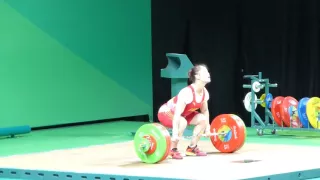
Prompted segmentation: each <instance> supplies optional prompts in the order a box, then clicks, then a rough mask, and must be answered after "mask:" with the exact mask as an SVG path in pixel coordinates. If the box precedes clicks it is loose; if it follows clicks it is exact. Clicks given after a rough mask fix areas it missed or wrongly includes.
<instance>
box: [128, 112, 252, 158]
mask: <svg viewBox="0 0 320 180" xmlns="http://www.w3.org/2000/svg"><path fill="white" fill-rule="evenodd" d="M210 132H211V133H210V136H209V138H210V140H211V143H212V145H213V146H214V147H215V148H216V149H217V150H218V151H220V152H221V153H233V152H235V151H238V150H239V149H240V148H241V147H242V146H243V145H244V143H245V139H246V126H245V124H244V122H243V121H242V119H241V118H240V117H239V116H237V115H235V114H221V115H218V116H217V117H215V118H214V119H213V120H212V123H211V124H210ZM199 136H202V137H203V136H206V135H204V134H200V135H199ZM193 137H195V136H181V137H180V138H182V139H183V138H185V139H189V138H193ZM133 142H134V149H135V152H136V155H137V156H138V157H139V158H140V159H141V161H142V162H144V163H148V164H155V163H159V162H161V161H163V160H165V159H167V157H168V155H169V153H170V149H171V148H170V147H171V137H170V133H169V131H168V130H167V128H166V127H165V126H163V125H161V124H159V123H148V124H144V125H142V126H141V127H140V128H139V129H138V130H137V132H136V133H135V136H134V141H133Z"/></svg>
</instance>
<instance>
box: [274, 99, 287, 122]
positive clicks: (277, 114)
mask: <svg viewBox="0 0 320 180" xmlns="http://www.w3.org/2000/svg"><path fill="white" fill-rule="evenodd" d="M283 99H284V97H283V96H278V97H276V98H274V99H273V101H272V103H271V114H272V116H273V119H274V121H275V123H276V124H277V125H278V126H280V127H282V126H283V127H286V125H285V124H284V123H283V124H282V117H281V104H282V101H283Z"/></svg>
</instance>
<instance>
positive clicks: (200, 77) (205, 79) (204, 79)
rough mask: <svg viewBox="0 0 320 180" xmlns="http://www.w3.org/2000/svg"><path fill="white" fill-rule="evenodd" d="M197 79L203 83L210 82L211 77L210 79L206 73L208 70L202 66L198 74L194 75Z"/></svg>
mask: <svg viewBox="0 0 320 180" xmlns="http://www.w3.org/2000/svg"><path fill="white" fill-rule="evenodd" d="M196 76H197V77H196V78H197V79H198V80H200V81H202V82H204V83H209V82H211V77H210V73H209V71H208V69H207V68H206V67H204V66H201V68H200V70H199V72H198V74H197V75H196Z"/></svg>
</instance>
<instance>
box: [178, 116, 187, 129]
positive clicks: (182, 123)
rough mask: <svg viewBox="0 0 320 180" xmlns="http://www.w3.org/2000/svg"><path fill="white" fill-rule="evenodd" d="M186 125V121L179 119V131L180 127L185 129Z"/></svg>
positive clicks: (182, 118)
mask: <svg viewBox="0 0 320 180" xmlns="http://www.w3.org/2000/svg"><path fill="white" fill-rule="evenodd" d="M187 125H188V122H187V120H186V119H185V118H184V117H180V118H179V129H180V127H181V128H183V129H185V128H186V127H187Z"/></svg>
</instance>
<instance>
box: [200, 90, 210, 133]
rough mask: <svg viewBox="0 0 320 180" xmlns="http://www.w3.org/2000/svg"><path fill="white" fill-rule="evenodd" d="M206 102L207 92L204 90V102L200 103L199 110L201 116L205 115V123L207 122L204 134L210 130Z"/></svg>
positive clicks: (207, 98)
mask: <svg viewBox="0 0 320 180" xmlns="http://www.w3.org/2000/svg"><path fill="white" fill-rule="evenodd" d="M208 100H209V93H208V91H207V90H206V89H205V100H204V102H203V103H202V106H201V108H200V111H201V113H202V114H204V115H205V117H206V121H207V128H206V132H208V131H209V130H210V121H209V118H210V115H209V108H208Z"/></svg>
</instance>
